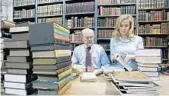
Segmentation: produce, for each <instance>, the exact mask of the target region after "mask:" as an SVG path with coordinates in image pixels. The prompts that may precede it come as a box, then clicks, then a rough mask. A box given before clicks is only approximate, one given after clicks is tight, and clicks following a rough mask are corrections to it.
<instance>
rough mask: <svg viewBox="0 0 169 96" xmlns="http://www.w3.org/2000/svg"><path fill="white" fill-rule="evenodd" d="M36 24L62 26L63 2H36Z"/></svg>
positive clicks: (46, 0)
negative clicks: (56, 24)
mask: <svg viewBox="0 0 169 96" xmlns="http://www.w3.org/2000/svg"><path fill="white" fill-rule="evenodd" d="M37 3H38V4H37V23H45V22H57V23H58V24H61V25H62V24H63V0H37Z"/></svg>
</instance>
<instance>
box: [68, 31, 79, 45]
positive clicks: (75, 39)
mask: <svg viewBox="0 0 169 96" xmlns="http://www.w3.org/2000/svg"><path fill="white" fill-rule="evenodd" d="M70 42H71V43H82V38H81V30H76V32H75V33H73V34H71V35H70Z"/></svg>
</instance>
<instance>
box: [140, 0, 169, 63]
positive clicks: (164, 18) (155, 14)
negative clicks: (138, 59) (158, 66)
mask: <svg viewBox="0 0 169 96" xmlns="http://www.w3.org/2000/svg"><path fill="white" fill-rule="evenodd" d="M138 23H139V25H138V35H140V36H142V37H143V39H144V46H145V48H156V49H161V50H162V63H164V64H165V63H168V46H167V38H168V35H169V30H168V28H169V2H168V0H153V1H152V2H151V0H139V2H138Z"/></svg>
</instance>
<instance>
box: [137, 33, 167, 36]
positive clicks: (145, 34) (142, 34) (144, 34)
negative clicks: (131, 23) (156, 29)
mask: <svg viewBox="0 0 169 96" xmlns="http://www.w3.org/2000/svg"><path fill="white" fill-rule="evenodd" d="M138 35H140V36H163V35H164V36H167V35H169V33H166V34H164V33H161V34H152V33H138Z"/></svg>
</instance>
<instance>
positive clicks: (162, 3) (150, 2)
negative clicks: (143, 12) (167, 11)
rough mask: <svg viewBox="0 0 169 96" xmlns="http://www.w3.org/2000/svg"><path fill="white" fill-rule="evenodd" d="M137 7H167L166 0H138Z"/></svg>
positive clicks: (168, 4) (168, 3)
mask: <svg viewBox="0 0 169 96" xmlns="http://www.w3.org/2000/svg"><path fill="white" fill-rule="evenodd" d="M138 7H139V8H164V7H169V1H168V0H139V2H138Z"/></svg>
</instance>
